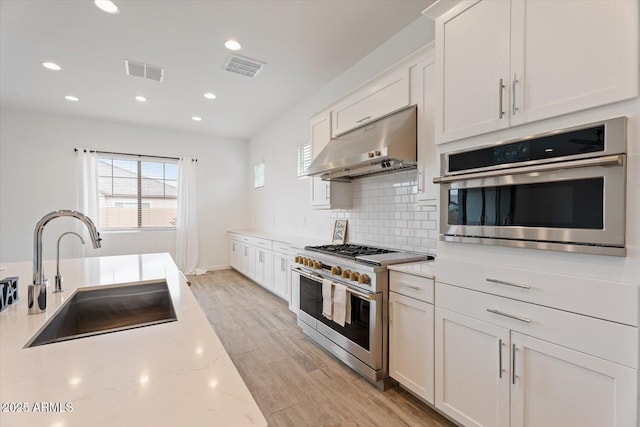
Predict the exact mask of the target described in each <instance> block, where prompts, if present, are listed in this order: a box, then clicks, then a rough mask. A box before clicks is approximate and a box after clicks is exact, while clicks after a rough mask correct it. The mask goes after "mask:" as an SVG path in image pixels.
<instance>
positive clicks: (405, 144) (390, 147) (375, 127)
mask: <svg viewBox="0 0 640 427" xmlns="http://www.w3.org/2000/svg"><path fill="white" fill-rule="evenodd" d="M417 123H418V122H417V107H416V106H415V105H413V106H411V107H407V108H404V109H402V110H400V111H397V112H395V113H391V114H389V115H387V116H384V117H382V118H380V119H378V120H376V121H374V122H370V123H367V124H364V125H362V126H360V127H358V128H356V129H354V130H352V131H349V132H347V133H345V134H343V135H340V136H338V137H336V138H334V139H332V140H331V141H329V144H327V146H326V147H325V148H324V149H323V150H322V151H321V152H320V153H319V154H318V156H316V158H315V159H314V160H313V162H311V165H309V168H308V169H307V174H308V175H314V176H319V177H321V178H322V179H323V180H325V181H351V180H352V179H353V178H358V177H362V176H367V175H371V174H378V173H384V172H393V171H397V170H400V169H415V168H416V167H417V152H418V148H417V141H418V139H417V132H418V131H417Z"/></svg>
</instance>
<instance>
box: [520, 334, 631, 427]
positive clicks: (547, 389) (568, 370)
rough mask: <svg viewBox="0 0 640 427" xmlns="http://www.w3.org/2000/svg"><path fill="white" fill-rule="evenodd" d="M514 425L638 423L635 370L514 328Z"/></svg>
mask: <svg viewBox="0 0 640 427" xmlns="http://www.w3.org/2000/svg"><path fill="white" fill-rule="evenodd" d="M511 359H512V365H513V367H512V369H513V370H514V372H515V378H514V377H512V381H511V425H512V426H513V427H525V426H527V427H529V426H530V427H551V426H580V427H606V426H611V427H613V426H616V427H622V426H629V427H632V426H637V424H636V422H635V420H636V416H635V415H634V414H635V411H636V405H637V402H636V399H635V395H636V394H635V393H632V392H630V391H631V390H634V389H635V388H636V386H635V384H634V383H635V381H636V371H635V370H633V369H630V368H627V367H625V366H622V365H619V364H616V363H612V362H609V361H607V360H603V359H600V358H597V357H593V356H590V355H588V354H584V353H582V352H579V351H575V350H571V349H568V348H565V347H562V346H559V345H555V344H551V343H549V342H546V341H543V340H539V339H536V338H533V337H530V336H527V335H524V334H520V333H517V332H511Z"/></svg>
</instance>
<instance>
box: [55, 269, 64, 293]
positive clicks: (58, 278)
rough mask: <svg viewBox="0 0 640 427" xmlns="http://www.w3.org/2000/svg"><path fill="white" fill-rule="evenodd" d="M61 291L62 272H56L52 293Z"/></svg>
mask: <svg viewBox="0 0 640 427" xmlns="http://www.w3.org/2000/svg"><path fill="white" fill-rule="evenodd" d="M57 292H62V274H56V279H55V287H54V289H53V293H54V294H55V293H57Z"/></svg>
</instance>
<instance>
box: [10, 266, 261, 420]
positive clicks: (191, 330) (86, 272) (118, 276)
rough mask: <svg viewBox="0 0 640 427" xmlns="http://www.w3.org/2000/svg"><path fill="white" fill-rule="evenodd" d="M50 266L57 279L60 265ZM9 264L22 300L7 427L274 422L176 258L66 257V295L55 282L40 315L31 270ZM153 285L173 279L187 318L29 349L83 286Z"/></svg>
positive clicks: (15, 318) (15, 320)
mask: <svg viewBox="0 0 640 427" xmlns="http://www.w3.org/2000/svg"><path fill="white" fill-rule="evenodd" d="M44 266H45V272H46V274H47V276H48V277H49V278H50V279H53V276H54V274H55V262H53V261H48V262H45V264H44ZM4 267H6V270H4V271H3V272H2V275H1V277H9V276H19V277H20V281H19V295H20V300H19V301H18V302H16V303H14V304H13V305H11V306H9V308H7V309H6V310H5V311H3V312H1V313H0V402H2V405H3V406H2V408H1V409H2V410H1V411H0V425H3V426H5V425H6V426H12V427H14V426H44V427H73V426H82V427H84V426H154V427H155V426H171V427H175V426H190V427H191V426H266V425H267V422H266V420H265V418H264V417H263V415H262V413H261V412H260V409H259V408H258V406H257V405H256V402H255V401H254V399H253V397H252V396H251V394H250V393H249V390H248V389H247V387H246V385H245V384H244V382H243V381H242V378H241V377H240V375H239V373H238V371H237V369H236V368H235V366H234V365H233V363H232V361H231V359H230V358H229V355H228V354H227V352H226V351H225V349H224V347H223V346H222V343H221V342H220V340H219V339H218V337H217V335H216V334H215V332H214V330H213V328H212V327H211V325H210V324H209V321H208V320H207V318H206V317H205V315H204V313H203V312H202V310H201V309H200V307H199V305H198V302H197V301H196V299H195V297H194V296H193V294H192V293H191V291H190V290H189V288H188V286H187V285H186V282H185V280H184V277H183V276H182V274H181V273H180V271H179V270H178V269H177V267H176V266H175V264H174V262H173V260H172V259H171V257H170V256H169V254H147V255H127V256H117V257H96V258H84V259H70V260H61V267H60V270H61V273H62V275H63V276H64V284H63V288H64V292H63V293H55V294H54V293H52V289H53V285H52V284H51V283H50V284H49V289H48V291H47V300H48V301H47V303H48V307H47V311H46V312H45V313H41V314H36V315H28V314H27V286H28V284H29V283H30V282H31V279H32V264H31V263H30V262H25V263H9V264H6V265H4ZM153 279H166V281H167V284H168V286H169V291H170V293H171V297H172V300H173V305H174V308H175V311H176V314H177V317H178V321H176V322H169V323H164V324H159V325H153V326H148V327H142V328H137V329H129V330H125V331H120V332H115V333H108V334H103V335H96V336H92V337H87V338H81V339H75V340H70V341H64V342H58V343H53V344H48V345H42V346H38V347H32V348H23V347H24V345H25V344H26V343H27V342H28V341H29V340H30V338H31V337H32V336H33V335H34V334H36V333H37V332H38V331H39V330H40V328H41V327H42V326H43V324H44V323H45V322H46V321H47V320H48V319H49V318H50V317H52V316H53V315H54V314H55V312H56V310H57V308H59V307H60V305H61V304H62V303H63V302H64V301H65V300H66V299H68V298H70V297H71V295H72V294H73V293H74V290H75V289H76V288H78V287H81V286H85V285H106V284H113V283H127V282H135V281H142V280H153ZM42 402H44V403H45V405H43V404H42ZM10 404H13V405H10ZM45 407H47V408H48V409H47V410H46V411H45V410H43V408H45ZM18 408H22V409H27V410H28V413H24V412H22V413H19V412H15V411H16V410H17V409H18ZM38 408H39V409H40V412H35V410H37V409H38ZM68 409H72V411H68ZM65 411H66V412H65Z"/></svg>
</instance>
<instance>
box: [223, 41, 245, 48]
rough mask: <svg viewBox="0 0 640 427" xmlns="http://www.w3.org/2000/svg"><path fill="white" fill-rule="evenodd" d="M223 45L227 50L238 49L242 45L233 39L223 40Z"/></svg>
mask: <svg viewBox="0 0 640 427" xmlns="http://www.w3.org/2000/svg"><path fill="white" fill-rule="evenodd" d="M224 46H225V47H226V48H227V49H229V50H240V49H241V48H242V46H241V45H240V43H238V42H237V41H235V40H227V41H226V42H224Z"/></svg>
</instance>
